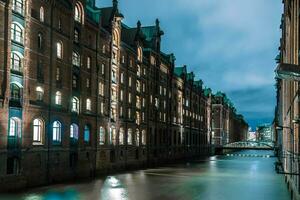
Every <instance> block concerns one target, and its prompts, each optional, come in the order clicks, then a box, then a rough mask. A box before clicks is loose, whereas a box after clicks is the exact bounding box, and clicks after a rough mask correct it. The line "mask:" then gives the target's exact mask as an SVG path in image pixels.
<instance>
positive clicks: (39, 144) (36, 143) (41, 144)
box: [32, 142, 44, 146]
mask: <svg viewBox="0 0 300 200" xmlns="http://www.w3.org/2000/svg"><path fill="white" fill-rule="evenodd" d="M32 145H33V146H44V144H43V143H42V142H33V143H32Z"/></svg>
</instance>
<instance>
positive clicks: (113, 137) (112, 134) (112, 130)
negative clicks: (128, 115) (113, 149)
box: [110, 127, 117, 145]
mask: <svg viewBox="0 0 300 200" xmlns="http://www.w3.org/2000/svg"><path fill="white" fill-rule="evenodd" d="M110 144H113V145H116V144H117V133H116V128H115V127H111V128H110Z"/></svg>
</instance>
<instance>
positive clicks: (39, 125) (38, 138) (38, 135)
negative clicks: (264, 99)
mask: <svg viewBox="0 0 300 200" xmlns="http://www.w3.org/2000/svg"><path fill="white" fill-rule="evenodd" d="M43 135H44V122H43V121H42V120H41V119H34V120H33V142H34V143H42V137H43Z"/></svg>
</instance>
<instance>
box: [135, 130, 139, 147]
mask: <svg viewBox="0 0 300 200" xmlns="http://www.w3.org/2000/svg"><path fill="white" fill-rule="evenodd" d="M135 145H136V146H140V131H139V129H136V132H135Z"/></svg>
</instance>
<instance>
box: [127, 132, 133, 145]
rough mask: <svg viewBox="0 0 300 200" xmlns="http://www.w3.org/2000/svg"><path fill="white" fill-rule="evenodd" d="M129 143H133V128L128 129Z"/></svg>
mask: <svg viewBox="0 0 300 200" xmlns="http://www.w3.org/2000/svg"><path fill="white" fill-rule="evenodd" d="M127 144H128V145H132V129H131V128H129V129H128V131H127Z"/></svg>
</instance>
